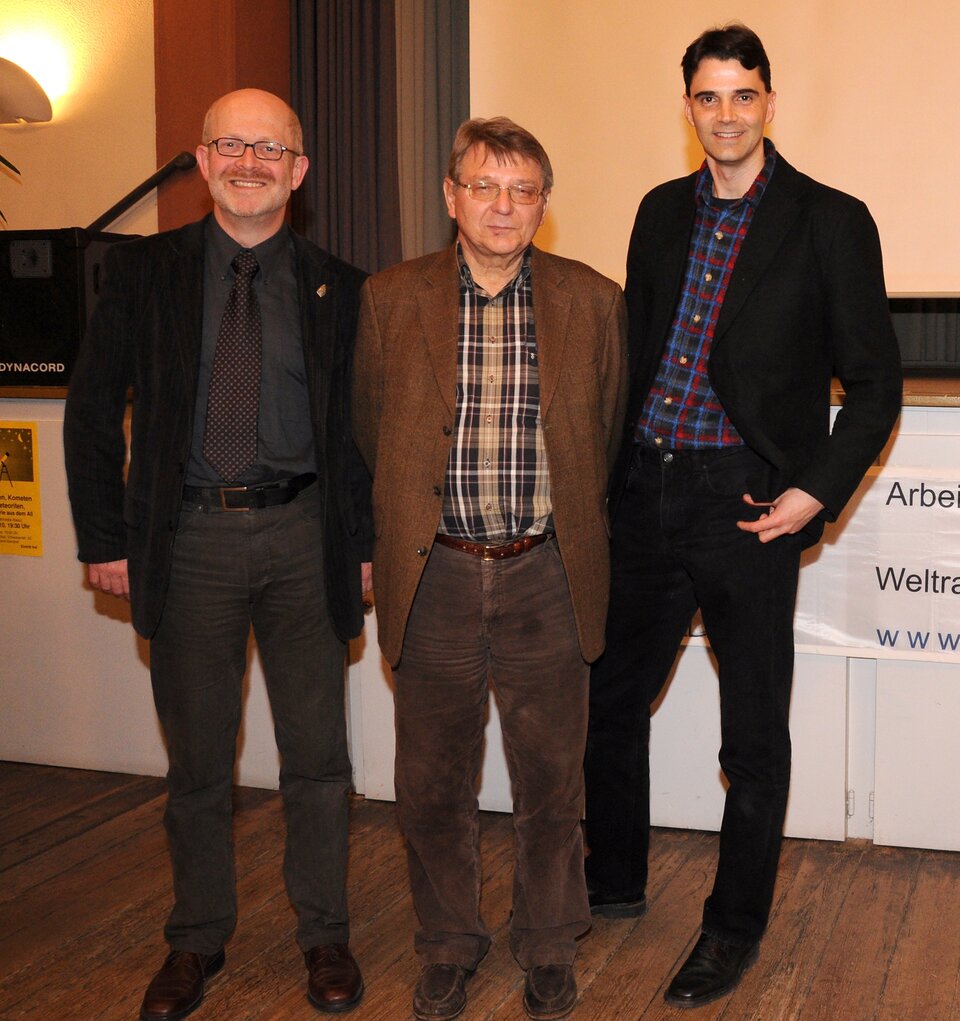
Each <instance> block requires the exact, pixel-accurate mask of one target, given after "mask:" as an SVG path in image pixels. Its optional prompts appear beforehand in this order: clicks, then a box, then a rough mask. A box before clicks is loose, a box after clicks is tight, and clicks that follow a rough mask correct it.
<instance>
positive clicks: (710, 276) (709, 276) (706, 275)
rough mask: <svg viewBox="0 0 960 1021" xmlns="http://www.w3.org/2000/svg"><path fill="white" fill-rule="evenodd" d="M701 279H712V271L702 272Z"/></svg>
mask: <svg viewBox="0 0 960 1021" xmlns="http://www.w3.org/2000/svg"><path fill="white" fill-rule="evenodd" d="M703 279H704V280H706V281H708V282H709V281H710V280H712V279H713V274H712V273H704V275H703Z"/></svg>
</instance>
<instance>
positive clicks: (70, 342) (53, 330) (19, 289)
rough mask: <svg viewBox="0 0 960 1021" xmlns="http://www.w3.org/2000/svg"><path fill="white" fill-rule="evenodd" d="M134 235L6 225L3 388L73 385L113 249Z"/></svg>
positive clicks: (0, 356) (1, 237)
mask: <svg viewBox="0 0 960 1021" xmlns="http://www.w3.org/2000/svg"><path fill="white" fill-rule="evenodd" d="M134 236H135V235H132V234H107V233H103V232H91V231H88V230H84V229H83V228H82V227H66V228H64V229H62V230H5V231H0V386H27V387H29V386H37V387H48V386H52V387H65V386H66V385H67V382H68V380H69V379H70V372H71V370H72V369H73V363H74V361H75V360H76V357H77V350H78V348H79V346H80V341H81V339H82V338H83V334H84V330H85V329H86V325H87V322H88V321H89V319H90V315H91V314H92V312H93V309H94V306H95V305H96V303H97V296H98V294H99V292H100V272H101V269H100V266H101V263H102V261H103V258H104V256H105V255H106V252H107V249H108V248H109V247H110V246H111V245H113V244H116V243H117V242H119V241H129V240H130V239H131V238H132V237H134Z"/></svg>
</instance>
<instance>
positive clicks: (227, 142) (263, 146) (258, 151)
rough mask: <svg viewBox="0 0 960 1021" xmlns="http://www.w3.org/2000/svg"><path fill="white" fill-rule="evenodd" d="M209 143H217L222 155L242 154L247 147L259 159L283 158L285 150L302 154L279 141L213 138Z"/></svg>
mask: <svg viewBox="0 0 960 1021" xmlns="http://www.w3.org/2000/svg"><path fill="white" fill-rule="evenodd" d="M207 145H215V146H216V147H217V152H218V153H220V155H221V156H242V155H243V154H244V153H245V152H246V151H247V149H253V155H254V156H256V157H257V159H258V160H279V159H283V154H284V153H285V152H288V153H290V155H291V156H302V155H303V153H302V152H297V151H296V149H288V148H287V147H286V146H285V145H281V144H280V143H279V142H244V140H243V139H242V138H211V139H210V141H209V142H207Z"/></svg>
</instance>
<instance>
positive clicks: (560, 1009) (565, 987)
mask: <svg viewBox="0 0 960 1021" xmlns="http://www.w3.org/2000/svg"><path fill="white" fill-rule="evenodd" d="M576 1002H577V982H576V979H574V977H573V968H572V967H571V966H570V965H569V964H538V965H536V966H535V967H533V968H530V969H528V971H527V978H526V981H525V982H524V984H523V1009H524V1010H525V1011H526V1012H527V1013H528V1014H529V1015H530V1017H533V1018H537V1019H538V1021H551V1019H553V1018H558V1017H566V1016H567V1014H569V1013H570V1011H571V1010H573V1006H574V1004H575V1003H576Z"/></svg>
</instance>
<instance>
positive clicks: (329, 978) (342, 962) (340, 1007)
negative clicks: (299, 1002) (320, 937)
mask: <svg viewBox="0 0 960 1021" xmlns="http://www.w3.org/2000/svg"><path fill="white" fill-rule="evenodd" d="M303 959H304V961H305V962H306V964H307V999H308V1000H309V1001H310V1002H311V1003H312V1004H313V1005H314V1007H316V1008H317V1010H324V1011H326V1012H327V1013H328V1014H342V1013H344V1012H345V1011H348V1010H353V1008H354V1007H356V1005H357V1004H358V1003H359V1002H360V998H361V997H362V996H363V976H362V975H361V974H360V968H359V967H358V966H357V962H356V961H355V960H354V959H353V954H351V953H350V948H349V947H348V946H347V944H346V943H323V944H321V945H320V946H318V947H311V948H310V949H309V950H308V951H307V952H306V953H305V954H304V955H303Z"/></svg>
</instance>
